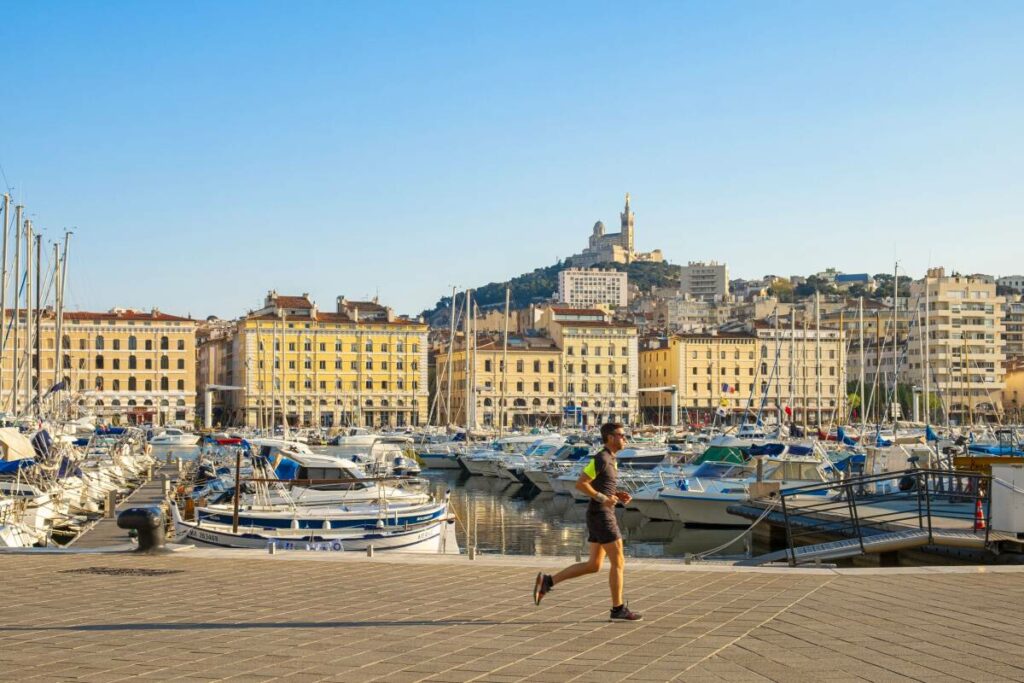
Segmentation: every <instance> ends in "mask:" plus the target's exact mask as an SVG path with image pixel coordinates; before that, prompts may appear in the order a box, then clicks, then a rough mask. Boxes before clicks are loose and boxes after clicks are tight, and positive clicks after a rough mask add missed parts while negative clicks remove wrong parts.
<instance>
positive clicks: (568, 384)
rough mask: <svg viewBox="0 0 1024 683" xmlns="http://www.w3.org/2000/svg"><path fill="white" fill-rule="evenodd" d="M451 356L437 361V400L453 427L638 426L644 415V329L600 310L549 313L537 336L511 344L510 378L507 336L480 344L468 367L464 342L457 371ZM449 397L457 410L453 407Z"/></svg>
mask: <svg viewBox="0 0 1024 683" xmlns="http://www.w3.org/2000/svg"><path fill="white" fill-rule="evenodd" d="M448 355H449V353H448V350H447V348H442V349H440V350H439V351H438V353H437V356H436V359H435V365H436V368H437V370H436V375H437V387H438V389H437V394H436V396H435V399H434V400H435V401H436V402H438V405H439V406H440V409H439V414H440V415H441V416H446V415H447V416H450V422H452V423H453V424H467V423H468V424H469V425H470V426H485V425H495V426H496V425H498V424H500V423H501V414H502V413H504V415H505V418H504V421H505V425H506V426H512V425H527V424H551V423H556V424H566V425H570V424H577V425H580V426H594V425H598V424H601V423H603V422H607V421H610V420H614V421H621V422H633V421H634V420H635V417H636V414H637V410H638V402H637V388H638V384H637V370H638V365H637V335H636V328H635V327H634V326H632V325H628V324H625V323H618V322H614V321H612V320H611V319H610V316H609V315H608V314H607V313H606V312H604V311H602V310H599V309H582V308H572V307H568V306H551V307H549V308H547V309H544V310H543V311H542V312H541V315H540V319H539V321H538V323H537V328H536V329H535V330H532V331H531V334H527V335H523V336H522V337H515V338H510V340H509V347H508V359H509V361H508V371H507V372H504V371H503V370H502V368H504V365H503V364H502V361H503V359H504V356H505V351H504V343H503V341H502V337H501V336H500V335H494V336H490V337H487V338H478V342H477V345H476V349H475V350H474V349H470V350H469V362H468V363H467V361H466V350H465V349H464V344H463V342H462V340H461V339H460V340H456V342H455V345H454V346H453V348H452V350H451V357H452V360H451V368H452V370H451V372H450V373H449V372H448V370H447V367H448ZM467 367H468V369H469V372H470V373H471V377H470V379H469V381H468V383H467V380H466V371H467ZM472 373H475V379H473V376H472ZM503 373H504V375H505V376H506V377H507V387H506V389H505V391H506V394H505V398H506V404H505V405H506V408H507V410H504V411H502V410H501V403H500V399H501V383H502V374H503ZM449 377H450V378H451V379H450V380H449ZM449 382H450V389H449ZM449 392H450V395H451V402H450V405H451V409H450V410H448V409H446V408H445V406H446V405H448V396H449ZM467 394H469V395H470V398H469V400H467V399H466V396H467ZM467 404H468V405H467ZM467 412H468V415H467Z"/></svg>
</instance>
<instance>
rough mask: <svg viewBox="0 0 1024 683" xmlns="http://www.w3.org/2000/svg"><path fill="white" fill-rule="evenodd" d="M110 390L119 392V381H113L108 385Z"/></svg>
mask: <svg viewBox="0 0 1024 683" xmlns="http://www.w3.org/2000/svg"><path fill="white" fill-rule="evenodd" d="M110 388H111V389H113V390H114V391H121V381H120V380H116V379H115V380H114V381H113V382H111V383H110Z"/></svg>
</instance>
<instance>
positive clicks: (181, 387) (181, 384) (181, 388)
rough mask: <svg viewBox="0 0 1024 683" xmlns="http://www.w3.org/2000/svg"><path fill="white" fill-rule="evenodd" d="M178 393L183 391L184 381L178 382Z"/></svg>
mask: <svg viewBox="0 0 1024 683" xmlns="http://www.w3.org/2000/svg"><path fill="white" fill-rule="evenodd" d="M178 391H185V380H183V379H179V380H178Z"/></svg>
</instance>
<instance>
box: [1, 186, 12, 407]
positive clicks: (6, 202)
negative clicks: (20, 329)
mask: <svg viewBox="0 0 1024 683" xmlns="http://www.w3.org/2000/svg"><path fill="white" fill-rule="evenodd" d="M10 212H11V195H9V194H7V193H6V192H5V193H4V210H3V213H4V217H3V221H4V236H3V250H4V255H3V266H2V268H0V396H2V395H3V386H4V362H3V359H4V358H5V357H6V352H7V334H6V330H7V228H8V225H10V220H11V216H10Z"/></svg>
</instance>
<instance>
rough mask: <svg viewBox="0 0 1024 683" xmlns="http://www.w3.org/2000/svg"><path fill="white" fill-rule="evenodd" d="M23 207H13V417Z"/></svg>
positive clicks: (14, 411) (14, 409)
mask: <svg viewBox="0 0 1024 683" xmlns="http://www.w3.org/2000/svg"><path fill="white" fill-rule="evenodd" d="M24 208H25V207H24V206H22V205H21V204H18V205H17V206H15V207H14V291H13V292H12V293H13V294H14V319H13V320H11V327H12V328H13V330H14V350H13V353H12V354H11V359H12V365H13V367H12V369H11V372H12V373H13V375H12V383H11V413H12V414H14V415H17V414H18V394H19V392H20V391H21V385H20V384H19V381H20V380H21V376H20V373H19V372H18V367H19V364H18V361H19V358H18V346H19V344H18V335H19V334H20V331H19V329H18V328H19V327H20V325H19V323H20V322H21V321H20V320H19V318H20V317H21V300H20V297H21V212H22V210H23V209H24Z"/></svg>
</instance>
